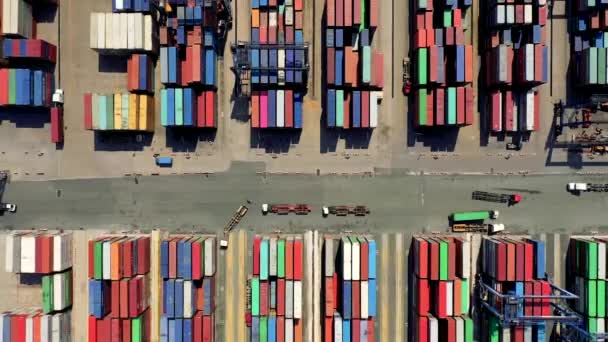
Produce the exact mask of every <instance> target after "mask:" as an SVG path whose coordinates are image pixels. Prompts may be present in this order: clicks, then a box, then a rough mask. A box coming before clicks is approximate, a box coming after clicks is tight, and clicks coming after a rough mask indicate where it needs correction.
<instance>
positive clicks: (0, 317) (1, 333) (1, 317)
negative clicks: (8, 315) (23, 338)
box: [0, 313, 5, 342]
mask: <svg viewBox="0 0 608 342" xmlns="http://www.w3.org/2000/svg"><path fill="white" fill-rule="evenodd" d="M4 315H5V314H3V313H0V322H3V323H4ZM0 336H4V324H0ZM3 342H4V341H3Z"/></svg>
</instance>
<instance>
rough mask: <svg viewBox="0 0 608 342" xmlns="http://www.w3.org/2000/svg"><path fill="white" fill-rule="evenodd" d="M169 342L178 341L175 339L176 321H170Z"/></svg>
mask: <svg viewBox="0 0 608 342" xmlns="http://www.w3.org/2000/svg"><path fill="white" fill-rule="evenodd" d="M169 341H177V340H176V339H175V320H174V319H170V320H169Z"/></svg>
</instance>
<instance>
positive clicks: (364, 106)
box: [361, 90, 369, 128]
mask: <svg viewBox="0 0 608 342" xmlns="http://www.w3.org/2000/svg"><path fill="white" fill-rule="evenodd" d="M361 127H363V128H369V91H367V90H364V91H362V92H361Z"/></svg>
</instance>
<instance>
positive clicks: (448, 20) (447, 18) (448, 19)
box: [443, 10, 452, 27]
mask: <svg viewBox="0 0 608 342" xmlns="http://www.w3.org/2000/svg"><path fill="white" fill-rule="evenodd" d="M450 26H452V10H444V11H443V27H450Z"/></svg>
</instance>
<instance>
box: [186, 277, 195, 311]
mask: <svg viewBox="0 0 608 342" xmlns="http://www.w3.org/2000/svg"><path fill="white" fill-rule="evenodd" d="M192 290H193V289H192V281H190V280H184V318H192V315H193V312H192V304H193V303H192Z"/></svg>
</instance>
